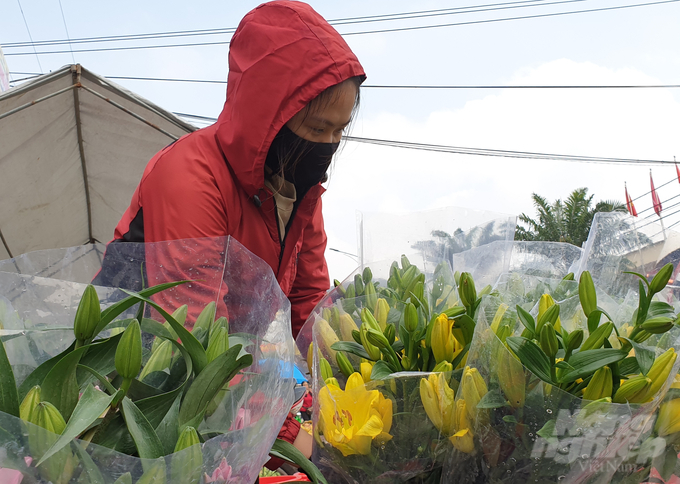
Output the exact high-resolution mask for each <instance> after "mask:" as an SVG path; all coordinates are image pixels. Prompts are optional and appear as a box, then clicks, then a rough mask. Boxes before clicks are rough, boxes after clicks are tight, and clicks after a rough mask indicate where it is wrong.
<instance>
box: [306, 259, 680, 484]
mask: <svg viewBox="0 0 680 484" xmlns="http://www.w3.org/2000/svg"><path fill="white" fill-rule="evenodd" d="M672 272H673V267H672V266H671V265H667V266H665V267H664V268H663V269H662V270H660V271H659V273H658V274H657V275H656V276H655V277H654V278H653V279H652V280H651V281H648V280H647V278H645V277H644V276H642V275H639V274H638V275H637V276H638V277H639V278H640V284H639V291H638V292H637V294H630V295H629V297H628V298H625V299H623V300H622V299H616V300H615V299H612V298H611V297H609V296H607V294H606V291H604V290H603V288H598V289H596V286H595V283H594V282H593V280H592V278H591V277H590V273H589V272H587V271H584V272H583V273H582V274H581V275H580V278H579V281H578V282H577V281H575V280H574V275H573V274H569V275H567V276H566V277H565V278H564V279H562V280H551V279H541V278H538V277H534V276H527V275H525V274H517V273H515V274H505V275H504V276H502V277H501V278H500V279H499V280H498V282H497V283H496V284H495V287H493V288H492V287H490V286H487V287H485V288H484V289H482V290H480V291H477V289H476V287H475V283H474V279H473V274H470V273H466V272H463V273H461V274H458V273H453V272H452V271H451V270H450V268H449V267H448V265H447V264H440V265H439V266H437V268H436V269H435V270H434V272H433V273H432V274H430V275H429V277H428V280H427V281H426V275H425V274H423V273H422V272H421V271H420V270H419V269H418V268H417V267H415V266H414V265H412V264H411V263H410V261H409V260H408V259H407V258H405V257H403V258H402V260H401V266H400V265H399V264H398V263H397V262H395V263H393V264H392V266H391V268H390V271H389V276H388V277H386V278H384V279H378V280H374V279H373V274H372V272H371V270H370V269H369V268H365V269H364V270H363V271H362V273H361V274H357V275H355V276H354V277H353V278H351V279H349V280H348V281H347V282H346V283H345V284H339V283H337V284H336V286H337V287H336V288H335V290H334V291H333V292H332V293H331V294H330V295H329V297H328V298H327V301H326V302H325V304H322V305H320V306H319V309H318V310H317V312H316V313H315V314H314V315H313V316H312V318H313V322H314V323H313V324H314V326H313V334H314V337H313V342H312V344H311V345H309V351H308V364H309V367H310V368H313V370H314V371H313V373H314V379H315V386H316V394H317V395H318V398H317V404H316V408H315V410H316V415H317V420H316V425H315V429H314V435H315V439H316V447H315V452H314V456H313V459H314V460H315V462H316V463H317V465H318V466H319V467H320V468H321V469H322V471H323V472H324V473H325V474H327V475H328V477H329V480H330V481H331V482H351V483H359V482H361V483H364V482H412V483H416V482H417V483H420V482H446V483H449V482H451V483H453V482H470V483H473V482H474V483H478V482H479V483H482V482H508V481H510V482H546V483H547V482H557V481H560V482H562V481H563V480H564V482H589V483H590V482H593V483H594V482H610V481H616V482H643V480H644V479H646V477H647V476H648V475H649V474H650V472H651V471H652V469H653V467H655V466H657V467H658V466H659V464H658V462H659V456H658V454H659V452H660V451H659V450H658V446H659V445H660V441H659V440H654V439H658V438H665V439H666V440H668V442H669V444H668V445H670V444H671V443H673V442H675V443H677V440H673V439H676V434H677V433H678V432H679V431H680V425H679V424H678V423H677V421H676V420H677V419H675V417H674V416H672V415H673V413H672V412H673V409H677V405H678V403H677V402H679V401H680V399H677V398H678V396H680V395H678V394H675V393H673V389H671V391H670V392H669V393H668V396H667V397H666V399H667V401H666V402H665V403H664V404H663V405H662V407H661V410H660V411H659V404H660V403H661V401H662V399H663V398H664V396H665V395H666V394H667V392H668V390H669V388H670V386H671V385H672V384H673V381H674V378H675V375H676V374H677V366H678V362H677V355H676V351H677V349H678V343H677V341H678V335H679V334H680V329H678V325H677V319H678V317H677V314H676V310H675V308H674V307H673V306H672V305H671V304H669V303H668V302H665V301H664V300H662V299H661V298H660V293H661V292H662V291H663V290H664V288H665V287H666V285H667V283H668V281H669V279H670V276H671V274H672ZM604 289H606V288H604ZM633 298H634V299H633ZM676 399H677V401H676ZM655 418H656V419H657V422H660V423H657V424H656V425H655V424H654V419H655ZM652 429H654V430H652ZM669 436H671V437H669ZM650 442H655V443H654V444H651V443H650ZM655 446H656V447H655ZM671 447H672V446H671ZM671 447H668V446H667V445H665V446H663V452H662V454H663V455H664V456H666V457H667V460H668V461H669V462H671V461H672V463H673V465H674V464H675V459H672V458H671V456H672V455H674V454H673V452H674V450H668V449H669V448H671ZM673 449H674V448H673ZM655 459H656V460H655ZM665 462H666V461H664V463H665ZM664 468H666V469H670V468H672V466H671V464H670V463H666V464H665V467H664ZM565 479H566V480H565Z"/></svg>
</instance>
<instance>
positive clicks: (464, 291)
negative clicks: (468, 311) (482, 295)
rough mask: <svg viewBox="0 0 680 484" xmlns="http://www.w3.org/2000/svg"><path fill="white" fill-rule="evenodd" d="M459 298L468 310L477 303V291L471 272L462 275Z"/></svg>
mask: <svg viewBox="0 0 680 484" xmlns="http://www.w3.org/2000/svg"><path fill="white" fill-rule="evenodd" d="M458 296H459V297H460V300H461V302H462V303H463V306H465V307H466V308H468V307H470V306H472V305H473V304H474V303H475V301H477V290H476V289H475V281H474V280H473V279H472V275H471V274H470V273H469V272H463V273H461V275H460V283H459V284H458Z"/></svg>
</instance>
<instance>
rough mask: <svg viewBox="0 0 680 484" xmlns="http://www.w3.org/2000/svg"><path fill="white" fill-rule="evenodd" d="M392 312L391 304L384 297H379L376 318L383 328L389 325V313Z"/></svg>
mask: <svg viewBox="0 0 680 484" xmlns="http://www.w3.org/2000/svg"><path fill="white" fill-rule="evenodd" d="M389 312H390V305H389V304H388V303H387V300H385V299H384V298H382V297H381V298H379V299H378V301H377V302H376V305H375V313H374V316H375V319H376V321H378V325H379V326H380V328H381V329H382V330H384V329H385V326H387V315H388V314H389Z"/></svg>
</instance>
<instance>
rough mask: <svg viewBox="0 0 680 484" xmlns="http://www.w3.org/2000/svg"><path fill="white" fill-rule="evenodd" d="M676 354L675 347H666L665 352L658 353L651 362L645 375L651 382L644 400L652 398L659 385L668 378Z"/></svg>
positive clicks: (659, 388)
mask: <svg viewBox="0 0 680 484" xmlns="http://www.w3.org/2000/svg"><path fill="white" fill-rule="evenodd" d="M677 357H678V355H677V353H676V352H675V348H668V350H666V352H664V353H663V354H661V355H659V356H658V357H657V358H656V359H655V360H654V363H652V366H651V368H650V369H649V371H648V372H647V376H648V377H649V378H650V379H651V380H652V384H651V385H650V387H649V391H648V393H647V395H646V396H645V400H649V399H651V398H653V397H654V396H655V395H656V394H657V392H658V391H659V390H661V387H662V386H663V385H664V384H665V383H666V380H668V376H669V375H670V374H671V370H672V369H673V365H674V364H675V360H676V359H677Z"/></svg>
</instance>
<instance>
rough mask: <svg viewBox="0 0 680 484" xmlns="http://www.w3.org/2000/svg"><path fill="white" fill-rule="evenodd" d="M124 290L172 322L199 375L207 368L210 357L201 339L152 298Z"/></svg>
mask: <svg viewBox="0 0 680 484" xmlns="http://www.w3.org/2000/svg"><path fill="white" fill-rule="evenodd" d="M123 292H125V293H127V294H130V295H131V296H133V297H136V298H137V299H138V300H140V301H144V302H145V303H147V304H148V305H149V306H151V307H153V308H154V309H155V310H156V311H158V312H159V313H161V315H162V316H163V317H164V318H165V320H166V321H167V322H168V323H170V326H171V327H172V329H173V330H174V331H175V333H177V336H179V339H180V340H181V341H182V345H183V346H184V347H185V348H186V349H187V351H188V352H189V354H190V355H191V359H192V361H193V363H194V371H195V372H196V374H197V375H198V374H199V373H201V371H203V368H205V365H206V364H207V363H208V357H207V355H206V353H205V348H203V345H202V344H201V343H200V341H198V340H197V339H196V337H195V336H194V335H193V334H191V333H190V332H189V331H187V329H186V328H185V327H184V325H182V324H180V323H178V322H177V321H176V320H175V318H173V317H172V316H171V315H170V314H168V312H167V311H165V309H163V308H162V307H160V306H159V305H158V304H156V303H155V302H153V301H152V300H151V299H148V298H145V297H142V296H141V295H137V294H135V293H133V292H130V291H126V290H124V289H123Z"/></svg>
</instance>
